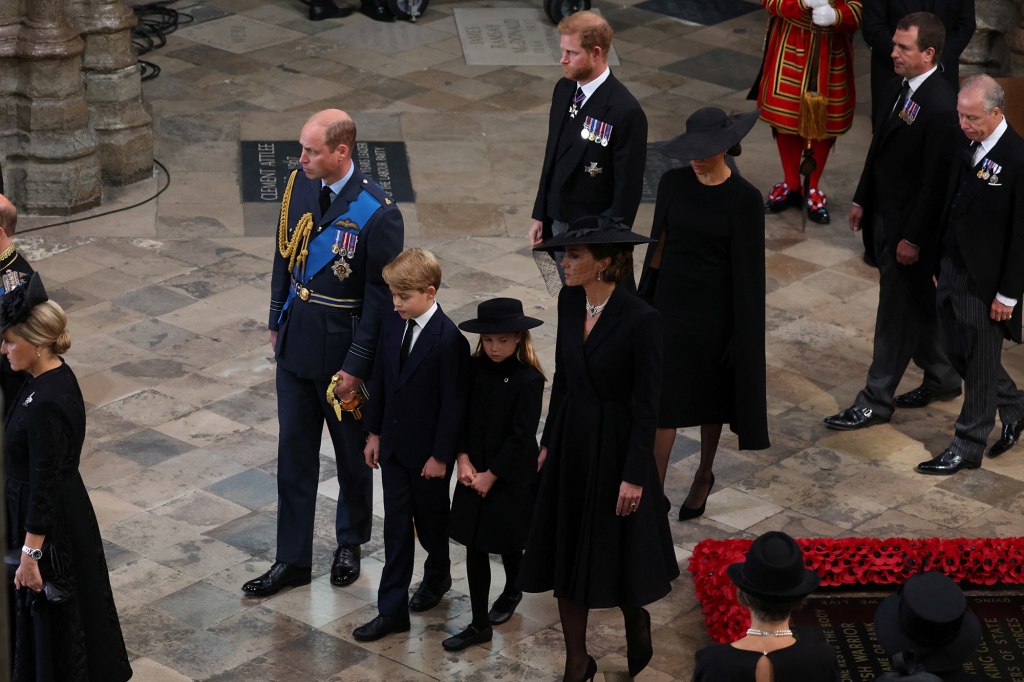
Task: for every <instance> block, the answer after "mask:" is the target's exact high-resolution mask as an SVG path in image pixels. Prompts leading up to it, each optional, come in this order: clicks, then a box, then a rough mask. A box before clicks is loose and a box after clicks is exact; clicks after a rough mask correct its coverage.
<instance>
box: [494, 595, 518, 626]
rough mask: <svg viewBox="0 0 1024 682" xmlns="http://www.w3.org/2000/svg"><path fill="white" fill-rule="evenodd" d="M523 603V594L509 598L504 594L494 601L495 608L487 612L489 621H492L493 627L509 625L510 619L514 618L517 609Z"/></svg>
mask: <svg viewBox="0 0 1024 682" xmlns="http://www.w3.org/2000/svg"><path fill="white" fill-rule="evenodd" d="M521 601H523V593H522V592H516V593H515V594H514V595H512V596H509V595H507V594H505V593H504V592H502V593H501V594H500V595H499V596H498V598H497V599H495V600H494V606H492V607H491V610H490V611H488V612H487V620H489V621H491V625H501V624H502V623H507V622H508V619H509V618H511V617H512V614H513V613H515V612H516V607H517V606H519V602H521Z"/></svg>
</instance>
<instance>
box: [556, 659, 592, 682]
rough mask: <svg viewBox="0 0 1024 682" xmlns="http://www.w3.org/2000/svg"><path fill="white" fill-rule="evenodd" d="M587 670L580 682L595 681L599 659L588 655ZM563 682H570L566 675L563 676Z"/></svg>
mask: <svg viewBox="0 0 1024 682" xmlns="http://www.w3.org/2000/svg"><path fill="white" fill-rule="evenodd" d="M587 659H589V660H587V672H585V673H584V674H583V679H582V680H581V681H580V682H593V681H594V677H596V676H597V661H595V660H594V657H593V656H587ZM562 682H568V679H567V678H566V677H565V675H563V676H562Z"/></svg>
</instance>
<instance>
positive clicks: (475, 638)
mask: <svg viewBox="0 0 1024 682" xmlns="http://www.w3.org/2000/svg"><path fill="white" fill-rule="evenodd" d="M493 634H494V631H493V630H492V629H491V626H490V625H488V626H486V627H482V628H478V627H477V626H475V625H470V626H469V627H468V628H466V629H465V630H463V631H462V632H460V633H459V634H457V635H454V636H452V637H449V638H448V639H446V640H444V641H443V642H441V646H443V647H444V649H445V651H462V650H463V649H465V648H466V647H467V646H470V645H473V644H483V643H484V642H489V641H491V637H492V636H493Z"/></svg>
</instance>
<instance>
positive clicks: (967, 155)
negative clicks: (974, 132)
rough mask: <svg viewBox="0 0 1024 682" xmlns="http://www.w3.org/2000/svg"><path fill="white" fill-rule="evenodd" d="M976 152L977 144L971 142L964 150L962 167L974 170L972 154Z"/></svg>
mask: <svg viewBox="0 0 1024 682" xmlns="http://www.w3.org/2000/svg"><path fill="white" fill-rule="evenodd" d="M976 151H978V143H977V142H972V143H971V146H970V147H968V148H967V149H965V150H964V165H965V166H967V167H968V168H974V152H976Z"/></svg>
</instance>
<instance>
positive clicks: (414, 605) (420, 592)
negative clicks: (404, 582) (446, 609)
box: [409, 575, 452, 611]
mask: <svg viewBox="0 0 1024 682" xmlns="http://www.w3.org/2000/svg"><path fill="white" fill-rule="evenodd" d="M450 589H452V577H451V575H449V576H448V577H446V578H445V579H444V580H442V581H441V583H440V584H439V585H431V584H429V583H428V582H427V581H426V580H424V581H423V582H421V583H420V586H419V587H417V588H416V592H415V593H414V594H413V595H412V599H410V600H409V610H410V611H429V610H430V609H432V608H434V607H435V606H437V605H438V604H439V603H440V602H441V597H443V596H444V594H445V592H447V591H448V590H450Z"/></svg>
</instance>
